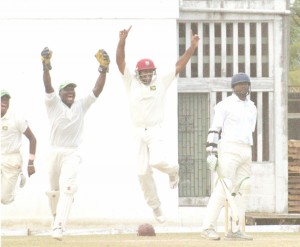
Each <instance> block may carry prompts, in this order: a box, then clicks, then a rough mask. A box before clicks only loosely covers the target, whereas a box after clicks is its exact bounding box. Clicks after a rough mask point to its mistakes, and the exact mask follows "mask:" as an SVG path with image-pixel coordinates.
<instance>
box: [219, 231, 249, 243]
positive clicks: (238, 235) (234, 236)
mask: <svg viewBox="0 0 300 247" xmlns="http://www.w3.org/2000/svg"><path fill="white" fill-rule="evenodd" d="M224 240H233V241H251V240H253V238H252V237H251V236H249V235H247V234H244V233H242V232H241V231H237V232H232V231H229V232H228V233H227V234H226V235H225V237H224Z"/></svg>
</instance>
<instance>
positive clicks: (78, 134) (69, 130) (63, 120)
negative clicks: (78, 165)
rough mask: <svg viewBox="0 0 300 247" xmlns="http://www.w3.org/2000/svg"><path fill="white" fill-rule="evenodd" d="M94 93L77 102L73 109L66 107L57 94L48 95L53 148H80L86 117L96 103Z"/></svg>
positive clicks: (47, 101)
mask: <svg viewBox="0 0 300 247" xmlns="http://www.w3.org/2000/svg"><path fill="white" fill-rule="evenodd" d="M96 99H97V98H96V97H95V95H94V93H93V92H92V93H91V94H89V95H88V96H87V97H85V98H82V99H80V100H78V101H75V102H74V103H73V104H72V106H71V108H69V107H68V106H66V105H65V104H64V103H63V102H62V101H61V99H60V97H59V96H57V95H56V94H55V92H53V93H50V94H46V100H45V103H46V108H47V113H48V118H49V121H50V144H51V145H52V146H53V147H71V148H75V147H78V146H79V145H80V144H81V142H82V133H83V126H84V116H85V114H86V112H87V110H88V109H89V107H90V106H91V105H92V103H94V102H95V101H96Z"/></svg>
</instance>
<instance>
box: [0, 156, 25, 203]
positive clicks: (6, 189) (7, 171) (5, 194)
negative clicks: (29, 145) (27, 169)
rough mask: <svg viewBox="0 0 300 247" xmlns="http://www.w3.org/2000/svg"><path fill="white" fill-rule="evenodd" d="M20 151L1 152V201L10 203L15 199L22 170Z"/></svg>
mask: <svg viewBox="0 0 300 247" xmlns="http://www.w3.org/2000/svg"><path fill="white" fill-rule="evenodd" d="M22 163H23V160H22V156H21V154H20V153H13V154H1V203H2V204H9V203H12V202H13V201H14V199H15V188H16V184H17V181H18V177H19V175H20V173H21V171H22Z"/></svg>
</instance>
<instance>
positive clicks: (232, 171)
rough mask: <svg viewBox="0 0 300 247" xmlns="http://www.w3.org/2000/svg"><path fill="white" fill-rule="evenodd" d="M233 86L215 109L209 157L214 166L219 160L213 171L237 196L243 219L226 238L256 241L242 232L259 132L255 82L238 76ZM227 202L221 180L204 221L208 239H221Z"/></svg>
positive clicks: (204, 232)
mask: <svg viewBox="0 0 300 247" xmlns="http://www.w3.org/2000/svg"><path fill="white" fill-rule="evenodd" d="M231 87H232V89H233V93H232V95H231V96H229V97H227V98H225V99H224V100H223V101H221V102H219V103H218V104H217V105H216V106H215V108H214V111H215V115H214V119H213V123H212V126H211V127H210V129H209V133H208V137H207V148H206V150H207V151H208V154H209V156H208V159H207V160H208V163H209V165H210V166H212V165H215V164H216V163H217V162H216V161H217V159H218V166H217V167H213V169H219V170H218V172H219V174H220V176H222V177H223V178H224V179H223V181H225V183H226V186H227V187H228V188H229V191H230V192H231V193H233V195H236V196H235V198H234V200H235V203H236V206H237V208H238V212H237V215H238V218H239V220H238V222H233V224H232V229H231V230H230V231H229V232H228V234H227V235H226V236H225V239H227V240H252V237H251V236H248V235H246V234H244V233H242V231H241V227H242V222H243V220H242V219H244V218H245V211H246V205H247V198H248V195H249V192H250V176H251V162H252V145H253V137H252V133H253V132H254V131H255V126H256V118H257V109H256V106H255V105H254V103H253V102H252V101H251V100H250V98H249V95H250V87H251V82H250V78H249V76H248V75H247V74H245V73H238V74H236V75H234V76H233V77H232V79H231ZM220 132H221V138H220V140H219V135H220ZM216 156H218V158H217V157H216ZM210 163H211V164H210ZM225 199H226V198H225V191H224V188H223V187H222V184H221V182H220V180H218V182H217V184H216V187H215V188H214V191H213V193H212V195H211V197H210V200H209V202H208V205H207V213H206V214H205V217H204V221H203V232H202V236H203V237H204V238H206V239H209V240H220V236H219V235H218V234H217V232H216V229H215V228H216V222H217V219H218V217H219V214H220V211H221V209H222V207H223V206H224V203H225Z"/></svg>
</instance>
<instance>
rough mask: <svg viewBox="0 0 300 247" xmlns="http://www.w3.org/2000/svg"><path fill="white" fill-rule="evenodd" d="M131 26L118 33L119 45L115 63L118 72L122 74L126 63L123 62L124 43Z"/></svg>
mask: <svg viewBox="0 0 300 247" xmlns="http://www.w3.org/2000/svg"><path fill="white" fill-rule="evenodd" d="M131 27H132V26H130V27H129V28H128V29H123V30H121V31H120V33H119V43H118V46H117V54H116V61H117V65H118V68H119V71H120V72H121V73H122V75H123V74H124V70H125V66H126V62H125V43H126V39H127V36H128V33H129V31H130V29H131Z"/></svg>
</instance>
